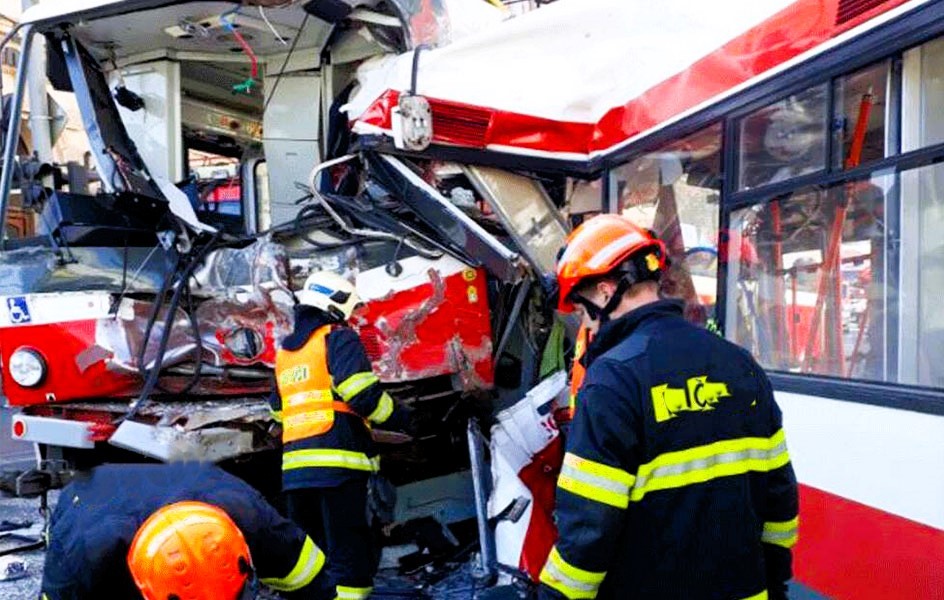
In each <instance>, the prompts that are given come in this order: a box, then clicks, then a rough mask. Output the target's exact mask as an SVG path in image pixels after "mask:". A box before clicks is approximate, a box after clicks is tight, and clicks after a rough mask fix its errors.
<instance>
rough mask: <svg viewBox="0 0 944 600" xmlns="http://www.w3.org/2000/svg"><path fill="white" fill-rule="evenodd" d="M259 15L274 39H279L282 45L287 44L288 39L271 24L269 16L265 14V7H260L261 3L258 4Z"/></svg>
mask: <svg viewBox="0 0 944 600" xmlns="http://www.w3.org/2000/svg"><path fill="white" fill-rule="evenodd" d="M259 16H260V17H262V20H263V21H265V24H266V25H268V26H269V30H270V31H271V32H272V35H274V36H275V39H277V40H279V43H280V44H282V45H283V46H288V40H286V39H285V38H283V37H282V35H281V34H280V33H279V31H278V29H276V28H275V27H274V26H273V25H272V22H271V21H269V17H267V16H266V14H265V9H264V8H262V5H261V4H260V5H259Z"/></svg>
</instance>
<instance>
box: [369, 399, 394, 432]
mask: <svg viewBox="0 0 944 600" xmlns="http://www.w3.org/2000/svg"><path fill="white" fill-rule="evenodd" d="M392 414H393V398H391V397H390V394H388V393H387V392H384V393H383V394H381V395H380V400H378V401H377V408H375V409H374V412H372V413H370V415H369V416H368V417H367V420H368V421H370V422H372V423H376V424H378V425H380V424H381V423H383V422H384V421H386V420H387V419H389V418H390V415H392Z"/></svg>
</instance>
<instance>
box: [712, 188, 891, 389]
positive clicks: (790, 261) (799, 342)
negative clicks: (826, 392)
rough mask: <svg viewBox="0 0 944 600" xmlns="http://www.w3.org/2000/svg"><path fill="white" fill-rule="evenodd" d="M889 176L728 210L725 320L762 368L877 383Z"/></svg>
mask: <svg viewBox="0 0 944 600" xmlns="http://www.w3.org/2000/svg"><path fill="white" fill-rule="evenodd" d="M894 179H895V178H894V175H892V174H889V173H875V174H873V176H872V177H871V178H870V179H867V180H863V181H858V182H854V183H850V184H844V185H840V186H836V187H832V188H820V187H811V188H804V189H800V190H798V191H796V192H793V193H790V194H786V195H783V196H781V197H779V198H774V199H772V200H770V201H769V202H767V203H765V204H760V205H756V206H752V207H749V208H745V209H742V210H738V211H735V212H733V213H732V214H731V237H732V241H736V242H737V243H732V244H731V246H730V247H731V253H730V260H729V262H728V303H727V315H726V319H727V320H726V323H727V328H728V331H729V332H732V331H733V337H734V340H735V341H736V342H737V343H739V344H740V345H742V346H744V347H746V348H748V349H750V350H751V351H752V352H753V353H754V355H755V356H756V357H757V358H758V360H759V361H760V363H761V364H762V365H763V366H765V367H768V368H772V369H777V370H783V371H791V372H795V373H811V374H818V375H829V376H836V377H852V378H857V379H869V380H876V381H886V380H889V379H890V377H889V375H890V366H891V365H890V359H889V356H888V345H887V344H886V338H885V330H886V320H887V319H888V315H887V310H886V308H887V306H888V304H889V303H888V299H889V298H891V297H893V296H894V295H895V292H896V286H897V282H895V281H893V280H888V278H887V277H886V272H887V269H886V262H887V261H886V251H885V249H886V239H885V232H886V228H885V205H886V198H887V197H888V196H889V194H893V193H894Z"/></svg>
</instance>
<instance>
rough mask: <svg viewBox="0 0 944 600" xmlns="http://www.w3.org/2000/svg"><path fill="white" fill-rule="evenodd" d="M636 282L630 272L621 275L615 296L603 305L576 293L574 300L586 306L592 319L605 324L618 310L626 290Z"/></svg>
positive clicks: (614, 292)
mask: <svg viewBox="0 0 944 600" xmlns="http://www.w3.org/2000/svg"><path fill="white" fill-rule="evenodd" d="M635 282H636V279H635V278H634V277H633V276H632V275H631V274H629V273H626V274H625V275H623V276H622V277H620V280H619V282H618V283H617V284H616V290H614V291H613V296H612V297H610V299H609V300H607V302H606V304H605V305H603V306H602V307H601V306H600V305H598V304H597V303H596V302H593V301H591V300H589V299H587V298H585V297H583V296H580V295H579V294H577V295H576V296H577V297H576V298H575V299H574V301H575V302H577V303H578V304H580V305H581V306H583V307H584V310H586V311H587V316H588V317H590V319H591V320H593V321H599V322H600V325H603V324H604V323H607V322H608V321H609V320H610V315H611V314H613V311H614V310H616V308H617V307H618V306H619V304H620V302H621V301H622V300H623V294H625V293H626V290H628V289H629V288H630V287H632V285H633V284H634V283H635Z"/></svg>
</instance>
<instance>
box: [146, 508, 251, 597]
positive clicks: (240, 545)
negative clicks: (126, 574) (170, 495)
mask: <svg viewBox="0 0 944 600" xmlns="http://www.w3.org/2000/svg"><path fill="white" fill-rule="evenodd" d="M251 565H252V563H251V560H250V556H249V546H247V545H246V540H245V539H244V538H243V534H242V532H241V531H240V530H239V528H238V527H237V526H236V524H235V523H233V520H232V519H231V518H230V517H229V515H227V514H226V513H225V512H223V511H222V510H221V509H219V508H217V507H215V506H212V505H210V504H205V503H203V502H177V503H175V504H170V505H168V506H165V507H163V508H161V509H159V510H157V511H155V512H154V514H152V515H151V516H150V517H148V519H147V521H145V522H144V524H143V525H141V527H140V528H138V532H137V534H135V536H134V541H132V542H131V549H130V550H129V551H128V567H129V568H130V569H131V576H132V577H133V578H134V582H135V584H137V586H138V589H140V590H141V594H143V596H144V598H145V600H173V599H174V598H177V599H178V600H236V599H237V598H239V597H240V595H241V594H242V592H243V589H244V587H245V585H246V582H247V580H248V578H249V574H250V571H251V570H252V566H251Z"/></svg>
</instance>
